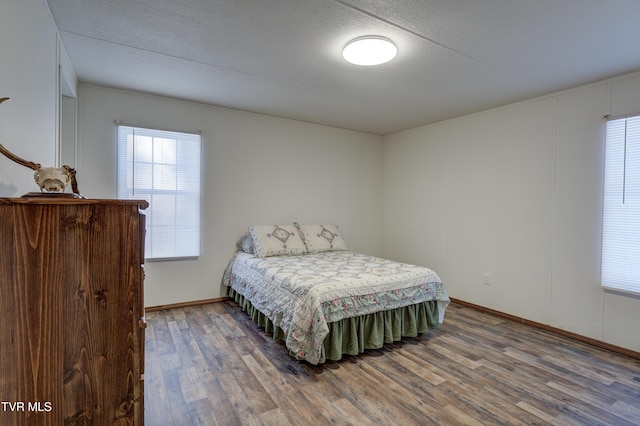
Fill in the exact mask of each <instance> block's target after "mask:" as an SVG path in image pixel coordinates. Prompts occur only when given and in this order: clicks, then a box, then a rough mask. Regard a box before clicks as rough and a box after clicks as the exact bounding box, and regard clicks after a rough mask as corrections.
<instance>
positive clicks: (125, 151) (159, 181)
mask: <svg viewBox="0 0 640 426" xmlns="http://www.w3.org/2000/svg"><path fill="white" fill-rule="evenodd" d="M116 130H117V137H116V139H117V151H118V154H117V166H118V170H117V178H116V181H117V182H116V187H117V194H118V198H125V199H140V198H142V199H145V200H147V201H148V202H149V208H148V209H147V211H146V212H145V216H146V236H145V261H151V262H158V261H171V260H189V259H197V258H199V257H200V255H201V251H202V249H201V247H202V136H201V132H198V133H188V132H177V131H173V130H163V129H154V128H149V127H139V126H131V125H124V124H120V123H117V129H116ZM123 137H124V140H123ZM138 137H145V138H151V139H150V153H149V152H146V156H147V157H149V155H150V158H139V157H140V156H141V155H139V156H138V158H136V141H137V139H136V138H138ZM140 143H141V144H142V142H140ZM145 143H147V144H148V143H149V140H146V141H145ZM156 144H164V145H166V146H169V149H168V150H165V151H166V152H168V153H169V154H168V155H167V154H166V152H165V151H163V150H162V147H161V148H158V149H156ZM172 144H173V148H171V145H172ZM185 144H186V145H185ZM189 144H190V145H189ZM131 151H133V152H131ZM147 151H148V150H147ZM163 152H165V154H163ZM194 153H195V155H194ZM138 154H140V152H138ZM156 156H160V157H165V158H156ZM167 158H168V159H167ZM141 166H145V167H146V168H147V169H148V170H147V172H145V173H138V174H136V171H137V170H138V169H140V168H141ZM163 168H164V169H166V170H169V169H172V173H169V175H170V176H171V179H169V180H167V179H166V176H167V175H166V174H161V175H158V174H157V173H158V171H159V170H161V169H163ZM149 170H150V171H149ZM172 180H173V181H172ZM140 182H143V184H142V185H140ZM196 182H197V184H195V183H196ZM190 183H192V184H194V185H190ZM162 186H165V188H162ZM167 186H168V187H167ZM154 198H156V200H154ZM161 198H165V199H167V200H169V205H171V204H173V207H172V208H169V209H166V210H164V211H160V210H158V209H159V208H160V207H158V205H159V201H158V200H160V199H161ZM180 198H182V199H183V200H180ZM171 200H172V203H171ZM185 200H188V201H187V202H184V203H182V202H181V201H185ZM188 207H191V208H192V210H189V211H187V208H188ZM167 210H168V211H169V212H170V213H169V214H168V215H167V214H166V211H167ZM180 210H182V213H183V214H181V212H180ZM185 212H186V213H185ZM162 213H165V214H162ZM187 216H188V220H185V219H187ZM185 222H186V223H185ZM154 231H155V232H154ZM180 231H183V232H180ZM188 234H190V235H191V238H188V237H186V238H185V236H186V235H188ZM167 236H169V238H167ZM163 238H164V239H165V241H164V242H163V241H160V242H158V240H162V239H163ZM185 240H190V241H191V242H192V244H191V245H190V246H189V248H188V249H187V250H186V251H180V250H177V247H183V246H184V245H183V244H182V242H183V241H185ZM169 247H170V249H168V248H169ZM154 248H155V250H154Z"/></svg>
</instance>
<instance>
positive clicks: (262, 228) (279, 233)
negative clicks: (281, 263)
mask: <svg viewBox="0 0 640 426" xmlns="http://www.w3.org/2000/svg"><path fill="white" fill-rule="evenodd" d="M249 234H250V235H251V237H252V238H253V244H254V247H255V255H256V256H258V257H268V256H296V255H300V254H305V253H306V252H307V248H306V246H305V245H304V242H303V241H302V237H301V236H300V231H298V228H296V227H295V226H294V225H259V226H252V227H251V228H249Z"/></svg>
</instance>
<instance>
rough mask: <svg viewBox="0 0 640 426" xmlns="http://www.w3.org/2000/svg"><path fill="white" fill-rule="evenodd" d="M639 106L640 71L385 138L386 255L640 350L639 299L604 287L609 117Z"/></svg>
mask: <svg viewBox="0 0 640 426" xmlns="http://www.w3.org/2000/svg"><path fill="white" fill-rule="evenodd" d="M634 112H640V74H632V75H628V76H624V77H621V78H616V79H612V80H608V81H603V82H600V83H597V84H592V85H589V86H584V87H579V88H576V89H574V90H569V91H565V92H561V93H557V94H554V95H551V96H546V97H543V98H538V99H533V100H530V101H526V102H521V103H517V104H513V105H509V106H505V107H502V108H498V109H494V110H490V111H485V112H482V113H478V114H473V115H469V116H465V117H461V118H456V119H453V120H448V121H444V122H441V123H437V124H433V125H429V126H424V127H420V128H416V129H411V130H407V131H403V132H399V133H396V134H393V135H389V136H387V137H385V140H384V153H383V176H384V180H383V231H384V232H383V242H384V246H383V248H384V250H383V255H384V256H386V257H390V258H393V259H397V260H402V261H409V262H413V263H417V264H421V265H425V266H430V267H432V268H433V269H435V270H436V272H438V274H439V275H440V277H441V278H442V280H443V282H444V284H445V287H446V288H447V290H448V292H449V294H450V296H452V297H455V298H458V299H461V300H465V301H468V302H472V303H475V304H478V305H482V306H485V307H489V308H492V309H496V310H499V311H502V312H506V313H510V314H513V315H517V316H520V317H523V318H526V319H529V320H533V321H537V322H540V323H544V324H548V325H551V326H553V327H557V328H562V329H566V330H569V331H571V332H574V333H578V334H581V335H584V336H588V337H591V338H595V339H599V340H603V341H605V342H608V343H611V344H614V345H618V346H622V347H626V348H629V349H632V350H636V351H640V333H638V332H637V324H639V323H640V298H638V297H633V296H629V295H626V296H625V295H621V294H616V293H612V292H605V291H604V290H602V289H601V288H600V245H601V235H600V233H601V226H602V224H601V222H602V191H603V190H602V186H603V184H602V179H603V163H604V128H605V121H604V120H603V118H602V117H603V116H604V115H606V114H611V115H622V114H629V113H634ZM486 274H489V275H488V277H487V276H486ZM485 281H488V283H489V285H486V284H485Z"/></svg>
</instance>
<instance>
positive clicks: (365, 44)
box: [342, 36, 398, 66]
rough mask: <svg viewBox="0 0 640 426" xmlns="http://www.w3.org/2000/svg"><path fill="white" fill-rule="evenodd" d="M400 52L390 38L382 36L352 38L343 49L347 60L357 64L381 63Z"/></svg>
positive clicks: (343, 54)
mask: <svg viewBox="0 0 640 426" xmlns="http://www.w3.org/2000/svg"><path fill="white" fill-rule="evenodd" d="M397 54H398V48H397V47H396V46H395V44H393V42H392V41H391V40H389V39H388V38H384V37H380V36H366V37H358V38H356V39H353V40H351V41H350V42H349V43H348V44H347V46H346V47H345V48H344V50H343V51H342V56H343V57H344V59H345V60H346V61H347V62H351V63H352V64H355V65H364V66H371V65H380V64H384V63H385V62H389V61H390V60H392V59H393V58H395V57H396V55H397Z"/></svg>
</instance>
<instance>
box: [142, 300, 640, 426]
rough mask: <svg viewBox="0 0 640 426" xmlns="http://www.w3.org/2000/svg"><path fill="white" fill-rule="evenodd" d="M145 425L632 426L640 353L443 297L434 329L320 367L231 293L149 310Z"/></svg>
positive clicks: (638, 413)
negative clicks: (445, 305) (217, 299)
mask: <svg viewBox="0 0 640 426" xmlns="http://www.w3.org/2000/svg"><path fill="white" fill-rule="evenodd" d="M147 323H148V327H147V335H146V336H147V338H146V345H147V346H146V367H145V370H146V371H145V419H146V424H147V425H148V426H155V425H181V426H182V425H216V424H219V425H235V424H238V425H239V424H246V425H262V424H264V425H288V424H291V425H322V424H336V425H343V424H353V425H412V424H415V425H430V424H441V425H463V424H469V425H491V424H499V425H504V424H514V425H518V424H521V425H533V424H539V425H544V424H551V425H577V424H579V425H640V361H638V360H635V359H633V358H629V357H625V356H623V355H617V354H613V353H610V352H607V351H604V350H601V349H597V348H594V347H591V346H589V345H586V344H583V343H579V342H575V341H572V340H568V339H566V338H563V337H558V336H556V335H553V334H549V333H547V332H544V331H540V330H538V329H535V328H532V327H529V326H526V325H522V324H518V323H515V322H513V321H509V320H506V319H502V318H498V317H494V316H490V315H487V314H484V313H481V312H479V311H476V310H474V309H472V308H468V307H463V306H461V305H454V304H452V305H451V306H450V307H449V309H448V310H447V313H446V316H445V323H444V324H442V325H441V326H440V328H438V329H437V330H433V331H430V332H429V333H427V334H425V335H423V336H421V337H418V338H415V339H407V340H405V341H403V342H401V343H397V344H393V345H388V346H386V347H384V348H383V349H381V350H373V351H368V352H366V353H364V354H362V355H360V356H357V357H347V358H346V359H343V360H342V361H339V362H329V363H327V364H323V365H321V366H312V365H309V364H307V363H299V362H297V361H295V360H294V359H292V358H291V357H289V355H288V354H287V350H286V349H285V347H284V345H283V344H282V343H281V342H277V341H274V340H273V339H271V337H270V336H269V335H267V334H265V333H264V332H263V331H262V330H260V329H259V328H258V327H257V326H256V325H255V324H254V323H252V322H251V320H250V319H249V318H248V317H247V315H246V314H245V313H243V312H242V311H241V310H240V309H239V308H238V307H237V305H236V304H235V303H233V302H230V301H229V302H221V303H213V304H208V305H201V306H196V307H187V308H176V309H170V310H164V311H156V312H149V313H147Z"/></svg>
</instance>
